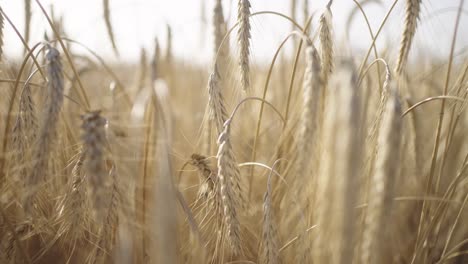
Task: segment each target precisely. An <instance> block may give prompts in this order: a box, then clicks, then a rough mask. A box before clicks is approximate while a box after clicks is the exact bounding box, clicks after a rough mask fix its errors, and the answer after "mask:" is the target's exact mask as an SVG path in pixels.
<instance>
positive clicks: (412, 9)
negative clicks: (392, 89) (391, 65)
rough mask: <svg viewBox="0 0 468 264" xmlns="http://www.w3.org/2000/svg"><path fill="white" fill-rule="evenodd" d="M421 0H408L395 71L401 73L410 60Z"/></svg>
mask: <svg viewBox="0 0 468 264" xmlns="http://www.w3.org/2000/svg"><path fill="white" fill-rule="evenodd" d="M421 2H422V1H421V0H406V10H405V22H404V29H403V35H402V39H401V43H400V51H399V53H398V61H397V64H396V68H395V72H396V73H397V74H400V73H401V72H402V70H403V67H404V66H405V64H406V61H407V60H408V55H409V51H410V49H411V45H412V43H413V39H414V34H415V33H416V27H417V25H418V19H419V15H420V12H421Z"/></svg>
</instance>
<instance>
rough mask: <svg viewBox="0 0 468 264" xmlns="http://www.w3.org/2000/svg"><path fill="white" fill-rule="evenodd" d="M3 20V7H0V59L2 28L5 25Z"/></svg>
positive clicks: (0, 52)
mask: <svg viewBox="0 0 468 264" xmlns="http://www.w3.org/2000/svg"><path fill="white" fill-rule="evenodd" d="M3 20H4V18H3V9H2V8H1V7H0V61H1V60H2V57H3V37H4V36H3V28H4V27H5V23H4V21H3Z"/></svg>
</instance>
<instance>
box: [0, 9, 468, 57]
mask: <svg viewBox="0 0 468 264" xmlns="http://www.w3.org/2000/svg"><path fill="white" fill-rule="evenodd" d="M31 2H32V3H33V4H32V6H33V8H32V10H33V24H32V36H31V38H32V43H34V42H37V41H40V40H41V39H42V37H43V35H44V29H45V28H47V26H46V24H45V19H44V17H43V15H42V14H41V13H40V10H39V8H38V6H37V5H36V3H35V0H32V1H31ZM202 2H203V1H202V0H110V3H111V17H112V24H113V27H114V31H115V34H116V40H117V43H118V48H119V50H120V53H121V60H135V59H137V58H138V55H139V53H140V50H141V48H142V47H145V48H147V49H148V51H152V45H153V39H154V37H155V36H157V37H158V39H159V40H160V42H161V45H162V48H164V47H165V41H166V33H165V32H166V23H169V24H170V25H171V27H172V29H173V39H174V42H173V46H174V52H175V54H176V56H178V57H179V58H181V59H183V60H185V61H195V62H200V61H207V60H209V58H210V56H211V51H212V37H211V32H212V27H211V17H212V8H213V3H214V0H204V2H205V4H204V5H205V10H206V11H205V13H206V18H207V24H205V25H204V24H203V23H202V19H201V17H202V12H201V7H202V6H203V5H202ZM297 2H298V8H297V17H298V21H300V22H302V21H303V19H302V3H303V0H298V1H297ZM381 2H383V3H385V4H384V6H385V7H384V8H383V7H381V6H379V5H377V4H369V5H367V6H365V10H366V13H367V14H368V16H369V18H370V20H371V23H372V27H373V30H374V32H375V31H377V28H378V26H379V24H380V22H381V21H382V19H383V17H384V15H385V13H386V11H387V10H388V8H389V6H390V5H391V4H392V3H393V1H392V0H381ZM404 2H405V1H404V0H400V1H399V3H398V4H397V7H396V9H395V11H394V13H393V14H392V16H391V17H390V22H389V24H388V25H387V26H386V28H385V30H384V33H383V34H384V36H385V37H384V38H383V39H382V40H384V39H385V40H387V41H385V42H387V43H389V44H390V45H392V46H391V47H392V50H396V49H394V47H397V44H398V42H399V41H400V38H399V34H400V32H401V30H402V25H401V23H402V21H403V19H404V14H403V9H404ZM0 3H1V6H2V8H3V10H4V11H5V12H6V13H7V14H8V15H9V17H10V18H11V19H12V20H13V22H14V23H15V25H16V26H17V27H18V28H19V29H20V30H21V31H23V27H24V22H23V21H24V13H23V12H24V11H23V9H24V6H23V3H24V1H22V0H0ZM41 3H42V4H43V5H44V6H45V7H46V8H47V9H49V8H50V5H51V4H53V5H54V10H55V13H56V14H58V15H63V16H64V20H65V27H66V32H68V35H69V36H70V37H71V38H73V39H75V40H77V41H80V42H82V43H83V44H85V45H87V46H89V47H90V48H91V49H93V50H95V51H96V52H97V53H98V54H100V55H102V56H104V57H105V58H107V59H110V60H112V59H113V58H114V55H113V53H112V49H111V45H110V42H109V39H108V36H107V33H106V29H105V25H104V20H103V17H102V13H103V11H102V1H101V0H41ZM251 3H252V12H257V11H265V10H270V11H278V12H282V13H285V14H289V13H290V7H289V5H290V1H289V0H252V1H251ZM326 3H327V0H309V7H310V9H311V10H318V11H319V12H321V11H322V10H323V8H324V7H325V5H326ZM459 3H460V0H425V1H423V8H422V16H421V26H420V27H419V29H418V34H417V36H416V42H415V44H416V46H417V47H418V48H416V49H417V50H418V51H422V50H424V52H425V54H429V53H431V54H436V55H438V56H445V55H446V54H447V53H448V49H449V46H450V42H451V39H452V34H453V28H454V20H455V16H456V7H457V6H458V5H459ZM223 4H224V11H225V17H230V25H232V24H233V23H232V22H233V21H234V20H235V18H236V5H237V1H236V0H224V1H223ZM231 6H232V8H231ZM353 6H354V3H353V1H352V0H335V1H334V3H333V6H332V12H333V16H334V17H333V21H334V27H335V33H336V34H335V35H336V38H337V40H338V41H345V38H344V34H343V32H344V31H345V28H346V25H345V24H346V18H347V17H348V14H349V12H350V11H351V9H352V8H353ZM466 6H467V4H465V8H467V7H466ZM467 13H468V11H467V12H465V13H464V15H463V17H462V20H461V25H460V29H459V38H458V41H457V43H458V44H457V50H461V49H462V48H464V47H465V46H467V44H468V17H467ZM317 17H318V16H317ZM314 21H315V22H316V21H317V19H315V20H314ZM315 26H316V23H315V25H314V27H315ZM290 30H291V25H290V24H289V22H287V21H286V20H284V19H282V18H278V17H275V16H271V15H263V16H257V17H254V18H253V19H252V35H253V36H254V37H253V40H252V54H253V56H254V58H259V59H263V60H265V59H269V58H271V57H272V56H273V54H274V51H275V49H276V47H277V46H278V45H279V43H280V42H281V41H282V39H283V38H284V37H285V36H286V35H287V34H288V32H289V31H290ZM49 32H50V31H49ZM350 37H351V43H352V45H353V46H354V47H356V48H358V49H364V48H366V49H367V47H368V46H369V44H370V38H369V35H368V31H367V27H366V26H365V24H364V20H363V19H362V17H361V16H360V15H358V16H356V19H354V21H353V23H352V24H351V33H350ZM234 38H235V37H233V38H232V40H234ZM30 44H31V43H30ZM378 44H379V48H382V47H384V46H385V45H388V44H383V43H382V42H381V43H378ZM421 47H422V49H420V48H421ZM21 51H22V46H21V43H20V42H19V40H18V38H17V37H16V36H15V35H14V33H13V31H12V30H11V27H10V26H9V25H8V24H5V53H6V55H7V56H8V57H13V56H16V55H19V54H21ZM420 53H421V52H420Z"/></svg>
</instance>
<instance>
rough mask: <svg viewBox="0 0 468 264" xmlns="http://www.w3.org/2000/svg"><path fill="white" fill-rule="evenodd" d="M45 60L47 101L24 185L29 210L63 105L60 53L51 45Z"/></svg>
mask: <svg viewBox="0 0 468 264" xmlns="http://www.w3.org/2000/svg"><path fill="white" fill-rule="evenodd" d="M48 48H49V51H48V53H47V55H46V60H47V79H48V81H47V102H46V104H45V112H44V117H43V119H42V122H41V126H40V128H39V134H38V139H37V144H36V145H35V146H34V149H33V153H32V157H33V165H32V170H31V173H30V174H29V176H28V178H27V179H26V185H27V186H28V187H29V188H30V192H29V193H27V194H26V199H25V202H26V204H25V207H26V208H25V210H26V211H27V212H30V209H31V206H32V203H33V201H32V198H33V197H34V195H35V193H36V192H37V189H38V187H39V185H40V184H41V183H45V182H46V180H47V179H46V174H47V171H46V170H47V164H48V161H49V156H50V152H51V149H52V147H53V146H52V144H53V143H54V140H55V138H56V137H57V123H58V120H59V114H60V110H61V108H62V105H63V98H64V95H63V87H64V86H63V71H62V63H61V61H60V53H59V51H58V50H56V49H55V48H53V47H50V46H49V47H48Z"/></svg>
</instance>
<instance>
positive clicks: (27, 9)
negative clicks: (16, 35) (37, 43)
mask: <svg viewBox="0 0 468 264" xmlns="http://www.w3.org/2000/svg"><path fill="white" fill-rule="evenodd" d="M31 16H32V14H31V0H24V41H25V42H26V44H27V43H29V35H30V31H31ZM27 51H28V49H27V48H26V47H25V48H24V53H26V52H27Z"/></svg>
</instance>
